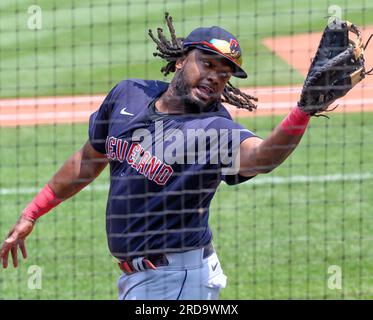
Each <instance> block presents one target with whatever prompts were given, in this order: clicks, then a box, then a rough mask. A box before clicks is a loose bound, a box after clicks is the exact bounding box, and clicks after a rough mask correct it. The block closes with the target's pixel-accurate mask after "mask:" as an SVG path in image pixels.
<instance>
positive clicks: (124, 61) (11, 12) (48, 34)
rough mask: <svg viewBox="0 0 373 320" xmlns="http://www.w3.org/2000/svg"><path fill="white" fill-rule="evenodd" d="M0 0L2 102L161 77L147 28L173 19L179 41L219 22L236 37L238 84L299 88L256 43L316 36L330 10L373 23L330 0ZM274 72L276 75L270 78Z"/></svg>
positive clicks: (354, 8) (360, 11)
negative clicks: (34, 10) (36, 26)
mask: <svg viewBox="0 0 373 320" xmlns="http://www.w3.org/2000/svg"><path fill="white" fill-rule="evenodd" d="M33 4H38V5H39V6H40V7H41V9H42V29H41V30H37V31H33V30H29V29H28V28H27V21H28V18H29V16H28V15H27V8H28V6H30V5H33ZM110 4H111V5H110V6H109V5H108V1H106V0H89V1H88V0H79V1H77V0H74V1H73V0H66V1H63V2H61V1H59V2H57V1H50V0H43V1H35V0H28V1H26V0H23V1H22V0H17V1H14V0H2V1H1V4H0V70H1V71H2V72H1V73H0V84H1V85H0V97H15V96H21V97H24V96H48V95H72V94H73V95H75V94H92V93H106V92H107V91H108V90H109V89H110V88H111V87H112V86H113V85H114V84H115V83H116V82H117V81H119V80H120V79H123V78H128V77H136V78H141V77H145V78H152V79H161V78H162V76H161V73H160V71H159V70H160V68H161V66H162V61H161V60H160V59H159V58H154V57H153V55H152V53H153V52H154V50H155V44H154V43H153V42H152V40H151V39H150V37H149V36H148V35H147V30H148V29H149V28H151V29H153V30H154V29H156V28H157V27H159V26H161V27H164V28H166V26H165V23H164V19H163V15H164V11H165V10H168V11H170V12H171V14H172V15H173V17H174V21H175V23H174V25H175V30H176V31H177V34H178V36H180V37H182V36H186V35H187V34H188V33H189V32H190V31H192V30H193V29H194V28H195V27H197V26H209V25H216V24H219V25H221V26H223V27H225V28H227V29H228V30H230V31H231V32H232V33H234V34H236V35H237V36H238V38H239V39H240V43H241V46H242V50H243V53H244V57H243V61H244V67H245V69H246V70H247V71H248V73H249V74H250V76H249V78H248V79H247V80H240V82H237V84H240V85H241V86H248V85H250V86H252V85H258V86H262V85H277V84H283V85H287V84H290V83H301V82H302V80H303V79H302V77H301V76H300V75H299V74H298V72H297V71H295V70H293V69H292V68H290V66H289V65H288V64H287V63H285V62H283V61H282V60H281V59H279V58H277V57H276V56H274V55H273V54H272V53H271V52H270V51H268V50H267V49H266V47H264V46H263V45H262V43H261V40H262V39H263V38H266V37H273V36H277V35H288V34H291V33H304V32H309V31H321V30H322V29H323V28H324V26H325V24H326V22H327V19H326V18H325V16H327V15H328V7H329V6H330V5H340V6H341V7H342V8H343V9H344V11H343V17H344V18H346V19H349V20H351V21H353V22H355V23H357V24H358V25H367V24H372V23H373V4H372V3H370V2H369V1H366V0H356V1H353V2H347V1H341V0H333V1H325V0H314V1H312V2H311V1H309V0H297V1H294V0H281V1H273V0H262V1H257V0H255V1H253V0H249V1H248V0H234V1H223V0H220V1H219V0H190V1H181V0H180V1H177V0H173V1H167V4H166V2H163V1H159V0H156V1H144V0H139V1H133V0H115V1H110ZM274 71H275V72H274Z"/></svg>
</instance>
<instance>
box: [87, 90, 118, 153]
mask: <svg viewBox="0 0 373 320" xmlns="http://www.w3.org/2000/svg"><path fill="white" fill-rule="evenodd" d="M117 87H118V85H116V86H115V87H114V88H113V89H112V90H111V91H110V92H109V94H108V95H107V96H106V98H105V99H104V101H103V102H102V104H101V106H100V107H99V108H98V110H97V111H95V112H94V113H92V114H91V116H90V118H89V127H88V136H89V141H90V143H91V145H92V147H93V148H94V149H95V150H96V151H98V152H100V153H103V154H105V153H106V149H105V142H106V138H107V136H108V130H109V121H110V114H111V110H112V108H113V105H114V103H115V96H116V91H117Z"/></svg>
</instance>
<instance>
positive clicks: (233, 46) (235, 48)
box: [229, 39, 241, 59]
mask: <svg viewBox="0 0 373 320" xmlns="http://www.w3.org/2000/svg"><path fill="white" fill-rule="evenodd" d="M229 48H230V50H231V56H232V57H233V58H234V59H238V58H239V57H241V51H240V45H239V44H238V42H237V40H236V39H231V40H230V42H229Z"/></svg>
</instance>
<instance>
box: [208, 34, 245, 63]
mask: <svg viewBox="0 0 373 320" xmlns="http://www.w3.org/2000/svg"><path fill="white" fill-rule="evenodd" d="M209 42H210V43H211V44H212V45H213V46H214V47H215V48H216V49H218V50H219V51H220V52H221V53H223V54H224V55H226V56H228V57H231V58H232V59H234V60H236V61H237V62H238V63H239V64H240V65H241V61H240V57H241V51H240V47H239V44H238V42H237V40H235V39H231V40H230V42H228V41H226V40H221V39H211V40H210V41H209Z"/></svg>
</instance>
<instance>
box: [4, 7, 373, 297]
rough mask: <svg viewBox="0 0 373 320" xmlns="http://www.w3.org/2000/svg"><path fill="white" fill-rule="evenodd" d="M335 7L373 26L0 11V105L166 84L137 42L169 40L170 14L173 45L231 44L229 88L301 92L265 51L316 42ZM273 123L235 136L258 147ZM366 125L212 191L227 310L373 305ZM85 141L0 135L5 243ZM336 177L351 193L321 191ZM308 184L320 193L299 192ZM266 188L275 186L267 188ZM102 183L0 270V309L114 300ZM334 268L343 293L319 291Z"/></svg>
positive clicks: (308, 139) (319, 136)
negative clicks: (336, 302) (254, 138)
mask: <svg viewBox="0 0 373 320" xmlns="http://www.w3.org/2000/svg"><path fill="white" fill-rule="evenodd" d="M31 4H38V5H40V6H41V8H42V10H43V29H42V30H39V31H37V32H35V31H30V30H28V29H27V28H26V21H27V7H28V6H29V5H31ZM331 4H337V5H341V6H342V7H343V8H344V9H345V11H344V14H345V17H346V18H348V19H349V20H351V21H354V22H356V23H357V24H360V25H368V24H372V23H373V5H372V4H371V3H368V1H364V0H356V1H354V2H347V1H337V0H334V1H332V2H331V1H323V0H315V1H312V4H311V2H310V1H309V0H301V1H290V0H283V1H268V0H262V1H245V0H235V1H207V0H205V1H200V0H192V1H170V2H168V3H167V4H165V2H163V1H162V2H161V1H153V2H144V1H137V2H136V3H134V2H132V1H131V2H129V1H119V0H118V1H111V6H108V4H107V1H103V0H102V1H100V0H91V1H84V0H79V1H70V0H66V1H63V2H58V3H57V1H53V2H52V1H49V0H44V1H20V0H18V1H10V0H2V1H1V3H0V70H1V72H0V97H26V96H48V95H72V94H73V95H75V94H96V93H106V92H107V91H108V89H109V88H110V87H112V86H113V84H115V83H116V82H118V81H119V80H120V79H123V78H127V77H146V78H157V79H161V76H160V72H159V69H160V67H161V65H162V63H161V62H160V61H159V60H155V59H154V58H153V57H152V52H153V50H154V45H153V43H152V42H151V40H150V39H148V36H147V34H146V30H147V29H148V28H149V27H150V28H153V29H154V28H156V27H157V26H160V25H162V26H164V24H163V21H161V20H162V16H163V12H164V11H165V10H169V11H170V12H171V13H172V14H173V16H174V20H175V28H176V31H177V32H178V33H179V35H180V36H182V35H185V34H186V33H188V32H189V31H191V30H192V29H193V28H194V27H196V26H199V25H212V24H219V25H222V26H224V27H226V28H228V29H230V30H231V31H232V32H233V33H236V34H238V35H239V38H240V39H241V43H242V46H243V50H244V53H245V57H244V61H245V64H244V66H245V67H246V69H247V70H248V71H249V73H250V74H251V76H249V78H248V79H247V80H245V81H240V82H237V83H236V84H239V85H241V86H247V85H280V84H293V83H301V81H302V80H303V79H302V77H301V76H300V75H299V74H298V73H297V72H296V71H294V70H292V69H291V68H290V67H289V66H288V65H287V64H286V63H285V62H283V61H281V60H280V59H279V58H277V57H275V56H273V55H272V54H271V53H270V52H269V51H268V50H267V49H266V48H265V47H264V46H263V45H262V44H261V39H262V38H265V37H269V36H273V35H285V34H290V33H303V32H307V31H316V30H321V29H322V28H323V26H324V25H325V21H326V20H325V19H324V18H323V17H325V16H326V15H327V8H328V6H329V5H331ZM363 9H364V10H363ZM186 15H187V16H188V19H185V18H184V19H182V18H183V17H185V16H186ZM237 15H238V18H237ZM279 120H280V118H279V117H263V118H249V119H242V120H240V122H242V123H243V124H244V125H246V126H247V127H248V128H249V129H251V130H254V131H255V132H256V133H258V134H259V135H261V136H262V137H265V136H266V135H267V134H268V133H269V132H270V131H271V129H272V128H273V127H274V126H275V125H276V124H277V123H278V122H279ZM372 123H373V114H369V113H361V114H353V115H344V114H332V115H331V119H330V120H329V121H328V120H326V119H324V118H318V119H313V121H312V124H311V126H310V128H309V131H308V133H307V135H306V136H305V137H304V140H303V141H302V144H301V145H300V147H299V148H298V149H297V150H296V152H295V153H294V154H293V155H292V156H291V157H290V158H289V159H288V160H287V161H286V163H285V164H283V165H282V166H281V167H280V168H279V169H277V170H276V171H274V172H273V173H271V174H269V175H266V176H263V177H257V178H255V179H254V180H252V181H250V182H248V183H245V184H242V185H239V186H233V187H228V186H226V185H223V184H222V185H221V186H220V188H219V190H218V193H217V194H216V196H215V198H214V200H213V203H212V207H211V219H210V222H211V226H212V228H213V231H214V237H215V246H216V248H217V250H218V253H219V257H220V260H221V262H222V266H223V269H224V271H225V273H226V275H227V276H228V286H227V288H226V289H224V290H223V292H222V298H224V299H267V298H268V299H270V298H274V299H289V298H292V299H295V298H300V299H308V298H310V299H324V298H326V299H343V298H345V299H372V298H373V278H372V277H371V273H372V272H373V259H372V257H373V246H372V237H371V235H372V232H373V221H372V220H373V219H372V218H371V212H372V210H371V208H372V205H373V191H372V190H373V188H372V182H373V179H372V178H371V176H369V174H370V173H371V172H372V170H371V168H372V164H373V144H372V140H371V136H372V134H373V125H372ZM86 139H87V125H86V124H83V125H54V126H47V125H45V126H36V127H34V126H30V127H19V128H0V154H1V159H2V163H1V165H0V237H2V238H3V237H5V235H6V233H7V231H8V229H9V228H10V226H11V225H12V224H13V223H14V222H15V220H16V219H17V217H18V215H19V213H20V212H21V210H22V209H23V208H24V206H25V205H26V204H27V203H28V202H29V201H30V200H31V199H32V198H33V196H34V193H33V192H32V191H31V192H30V191H29V190H30V189H31V190H32V189H34V188H39V187H41V186H43V185H44V184H45V183H46V181H48V180H49V178H50V177H51V175H52V174H53V173H54V172H55V171H56V170H57V169H58V168H59V167H60V166H61V164H62V163H63V161H64V160H65V159H66V158H67V157H68V156H69V155H70V154H71V153H73V152H74V151H75V150H77V149H78V148H79V147H80V146H81V145H82V144H83V143H84V142H85V140H86ZM338 175H346V179H344V180H343V179H342V180H341V179H336V180H337V181H328V180H327V179H326V178H328V177H327V176H332V177H336V176H337V177H338ZM356 175H361V177H362V178H361V179H360V180H359V179H358V178H356ZM304 176H306V177H320V179H321V181H316V182H315V181H311V182H308V183H307V182H301V177H304ZM297 177H298V178H297ZM351 177H352V178H351ZM364 177H365V178H364ZM366 177H368V178H366ZM369 177H370V178H369ZM269 178H273V182H270V181H269V182H268V180H263V179H269ZM290 178H294V179H295V180H294V181H293V182H289V179H290ZM281 179H282V180H281ZM297 179H298V180H297ZM299 180H300V181H299ZM316 180H317V179H316ZM256 181H258V182H256ZM266 181H267V182H266ZM278 181H280V182H278ZM281 181H282V182H281ZM287 181H288V182H287ZM107 183H108V170H107V169H106V170H105V172H104V173H103V174H102V175H101V176H100V177H99V178H98V179H97V180H96V181H95V182H94V183H93V184H92V188H91V189H90V190H88V191H84V192H81V193H79V194H78V195H77V196H76V197H74V198H73V199H70V200H69V201H66V202H64V203H62V204H61V205H60V206H58V207H57V208H56V209H55V210H54V211H53V213H50V214H48V215H47V216H45V217H43V218H42V219H41V220H40V222H38V224H37V227H36V229H35V231H34V233H33V234H32V236H31V237H30V239H29V240H28V252H29V259H28V260H27V261H25V262H22V263H21V265H20V267H19V268H18V269H16V270H14V269H13V268H11V267H9V268H8V269H7V270H0V299H116V279H117V277H118V276H119V274H120V271H119V269H118V268H117V266H116V263H115V261H114V260H113V258H111V256H110V254H109V251H108V248H107V244H106V234H105V205H106V197H107V191H105V190H104V188H102V186H103V185H105V184H107ZM32 265H38V266H40V267H42V269H43V278H42V279H43V282H42V290H30V289H28V286H27V284H28V279H29V277H30V274H28V268H29V267H30V266H32ZM331 265H338V266H340V267H341V268H342V272H343V283H342V285H343V289H342V290H331V289H329V288H328V286H327V283H328V277H329V276H330V274H328V267H329V266H331Z"/></svg>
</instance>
